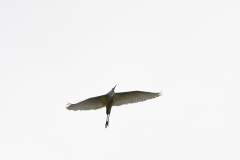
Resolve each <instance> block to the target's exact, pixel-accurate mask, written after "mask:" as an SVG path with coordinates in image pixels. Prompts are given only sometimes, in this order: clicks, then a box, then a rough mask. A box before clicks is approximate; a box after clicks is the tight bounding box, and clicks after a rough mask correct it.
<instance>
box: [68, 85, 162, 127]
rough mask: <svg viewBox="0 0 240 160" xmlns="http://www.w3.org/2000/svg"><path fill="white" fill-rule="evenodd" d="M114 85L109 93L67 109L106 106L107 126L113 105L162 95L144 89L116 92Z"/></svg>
mask: <svg viewBox="0 0 240 160" xmlns="http://www.w3.org/2000/svg"><path fill="white" fill-rule="evenodd" d="M116 86H117V85H115V87H116ZM115 87H113V88H112V89H111V90H110V91H109V92H108V93H107V94H105V95H101V96H98V97H93V98H89V99H86V100H84V101H81V102H79V103H76V104H70V103H69V104H68V105H69V106H68V107H67V109H69V110H74V111H77V110H96V109H100V108H103V107H105V106H106V114H107V120H106V124H105V128H107V127H108V125H109V116H110V113H111V109H112V106H121V105H124V104H129V103H137V102H142V101H146V100H148V99H153V98H156V97H158V96H161V93H151V92H143V91H131V92H120V93H115V92H114V89H115Z"/></svg>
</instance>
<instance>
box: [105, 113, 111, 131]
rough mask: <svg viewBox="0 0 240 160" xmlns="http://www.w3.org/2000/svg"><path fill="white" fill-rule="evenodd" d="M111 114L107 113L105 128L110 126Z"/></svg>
mask: <svg viewBox="0 0 240 160" xmlns="http://www.w3.org/2000/svg"><path fill="white" fill-rule="evenodd" d="M109 116H110V115H109V114H108V115H107V120H106V124H105V128H107V127H108V125H109Z"/></svg>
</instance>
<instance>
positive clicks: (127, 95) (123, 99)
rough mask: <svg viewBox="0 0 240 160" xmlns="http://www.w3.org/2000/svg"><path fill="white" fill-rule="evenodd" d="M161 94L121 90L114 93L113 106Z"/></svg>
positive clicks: (136, 101) (140, 100)
mask: <svg viewBox="0 0 240 160" xmlns="http://www.w3.org/2000/svg"><path fill="white" fill-rule="evenodd" d="M159 96H161V93H152V92H143V91H132V92H121V93H116V94H115V99H114V102H113V106H121V105H124V104H130V103H138V102H142V101H146V100H149V99H153V98H156V97H159Z"/></svg>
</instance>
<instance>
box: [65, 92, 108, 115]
mask: <svg viewBox="0 0 240 160" xmlns="http://www.w3.org/2000/svg"><path fill="white" fill-rule="evenodd" d="M105 105H106V96H105V95H102V96H98V97H93V98H89V99H86V100H84V101H81V102H79V103H76V104H70V105H69V106H68V107H67V109H69V110H74V111H77V110H95V109H100V108H103V107H104V106H105Z"/></svg>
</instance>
